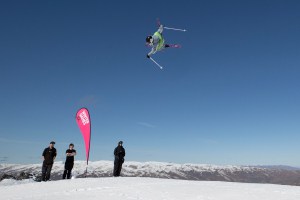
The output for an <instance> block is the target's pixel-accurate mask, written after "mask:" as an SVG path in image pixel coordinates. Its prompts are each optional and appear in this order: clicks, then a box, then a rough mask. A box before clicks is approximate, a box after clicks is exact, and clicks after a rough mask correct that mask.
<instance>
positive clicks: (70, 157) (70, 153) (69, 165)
mask: <svg viewBox="0 0 300 200" xmlns="http://www.w3.org/2000/svg"><path fill="white" fill-rule="evenodd" d="M75 155H76V150H75V149H74V144H72V143H71V144H70V145H69V149H67V150H66V156H67V157H66V162H65V170H64V174H63V177H62V178H63V179H65V178H66V176H67V179H70V178H71V172H72V169H73V166H74V156H75Z"/></svg>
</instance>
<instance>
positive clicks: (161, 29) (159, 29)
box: [157, 24, 164, 33]
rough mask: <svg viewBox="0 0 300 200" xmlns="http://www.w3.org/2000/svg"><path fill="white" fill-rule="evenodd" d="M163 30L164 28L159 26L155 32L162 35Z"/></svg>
mask: <svg viewBox="0 0 300 200" xmlns="http://www.w3.org/2000/svg"><path fill="white" fill-rule="evenodd" d="M163 30H164V26H163V25H162V24H161V25H160V26H159V28H158V30H157V32H159V33H162V32H163Z"/></svg>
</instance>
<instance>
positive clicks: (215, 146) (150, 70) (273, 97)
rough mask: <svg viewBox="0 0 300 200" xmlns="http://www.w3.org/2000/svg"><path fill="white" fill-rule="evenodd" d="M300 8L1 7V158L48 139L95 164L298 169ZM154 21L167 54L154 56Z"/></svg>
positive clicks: (36, 156) (33, 155)
mask: <svg viewBox="0 0 300 200" xmlns="http://www.w3.org/2000/svg"><path fill="white" fill-rule="evenodd" d="M299 10H300V2H298V1H283V0H282V1H277V0H274V1H273V0H272V1H271V0H270V1H268V0H259V1H256V0H255V1H237V0H236V1H233V0H229V1H221V0H220V1H192V0H186V1H178V2H177V1H156V0H154V1H150V2H149V1H106V2H104V1H76V0H72V1H71V0H69V1H67V0H64V1H29V0H28V1H1V2H0V25H1V32H0V55H1V59H0V67H1V79H0V91H1V98H0V105H1V111H2V112H1V115H0V150H1V151H0V160H1V162H2V163H4V162H8V163H39V162H41V154H42V151H43V149H44V148H45V147H47V146H48V144H49V142H50V141H51V140H54V141H56V148H57V150H58V160H64V152H65V150H66V149H67V147H68V144H69V143H70V142H73V143H74V144H75V149H76V150H77V151H78V155H77V158H76V159H77V160H84V159H85V152H84V146H83V145H84V143H83V140H82V136H81V134H80V131H79V129H78V127H77V124H76V122H75V113H76V111H77V110H78V109H79V108H80V107H87V108H88V109H89V110H90V114H91V121H92V141H91V152H90V160H113V149H114V148H115V146H116V145H117V142H118V141H119V140H123V141H124V147H125V148H126V151H127V155H126V160H132V161H163V162H176V163H209V164H240V165H244V164H250V165H256V164H262V165H263V164H284V165H292V166H300V159H299V152H300V146H299V140H300V126H299V120H300V103H299V102H300V92H299V86H300V79H299V75H300V69H299V66H300V38H299V35H300V24H299V20H300V12H299ZM156 18H160V20H161V22H162V24H164V25H165V26H169V27H176V28H185V29H187V30H188V31H187V32H179V31H171V30H165V31H164V37H165V40H166V42H167V43H179V44H181V45H182V48H180V49H167V50H165V51H163V52H159V53H157V54H155V55H154V56H153V58H154V59H155V60H156V61H158V62H159V63H160V64H161V65H163V66H164V67H165V68H164V70H160V69H159V68H158V67H157V66H155V65H154V64H153V63H152V62H151V61H150V60H148V59H147V58H146V54H147V53H148V51H150V49H148V48H147V47H145V38H146V36H147V35H149V34H153V33H154V32H155V31H156V29H157V27H156Z"/></svg>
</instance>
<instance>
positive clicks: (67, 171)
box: [62, 163, 74, 179]
mask: <svg viewBox="0 0 300 200" xmlns="http://www.w3.org/2000/svg"><path fill="white" fill-rule="evenodd" d="M73 166H74V163H65V170H64V174H63V177H62V178H63V179H65V178H66V177H67V179H70V178H71V173H72V169H73Z"/></svg>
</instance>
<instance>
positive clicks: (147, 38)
mask: <svg viewBox="0 0 300 200" xmlns="http://www.w3.org/2000/svg"><path fill="white" fill-rule="evenodd" d="M151 39H152V36H151V35H149V36H147V37H146V42H147V43H151Z"/></svg>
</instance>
